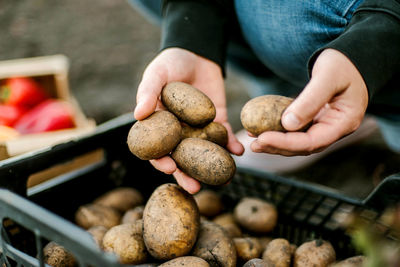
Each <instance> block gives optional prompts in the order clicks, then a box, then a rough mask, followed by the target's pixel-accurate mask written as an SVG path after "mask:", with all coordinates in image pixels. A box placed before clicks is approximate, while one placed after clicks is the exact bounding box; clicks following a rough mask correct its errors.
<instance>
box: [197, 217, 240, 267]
mask: <svg viewBox="0 0 400 267" xmlns="http://www.w3.org/2000/svg"><path fill="white" fill-rule="evenodd" d="M192 255H193V256H197V257H200V258H202V259H204V260H206V261H207V262H208V263H209V264H210V266H211V267H220V266H222V267H233V266H236V257H237V255H236V249H235V245H234V244H233V241H232V239H231V238H230V237H229V236H228V235H227V234H226V232H225V231H224V230H223V228H222V227H221V226H219V225H217V224H215V223H213V222H209V221H202V222H201V226H200V232H199V235H198V238H197V241H196V245H195V246H194V248H193V250H192Z"/></svg>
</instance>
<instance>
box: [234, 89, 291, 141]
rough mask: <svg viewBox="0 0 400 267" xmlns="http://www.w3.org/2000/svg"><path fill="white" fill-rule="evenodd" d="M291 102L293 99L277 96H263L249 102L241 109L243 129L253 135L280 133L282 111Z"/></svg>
mask: <svg viewBox="0 0 400 267" xmlns="http://www.w3.org/2000/svg"><path fill="white" fill-rule="evenodd" d="M292 102H293V98H289V97H285V96H279V95H264V96H259V97H256V98H253V99H251V100H249V101H248V102H247V103H246V104H245V105H244V106H243V108H242V111H241V113H240V120H241V122H242V125H243V127H244V128H245V129H246V130H247V131H249V132H250V133H252V134H254V135H255V136H258V135H260V134H261V133H263V132H265V131H281V132H284V131H285V129H284V128H283V126H282V124H281V117H282V114H283V112H284V110H285V109H286V108H287V107H288V106H289V104H290V103H292Z"/></svg>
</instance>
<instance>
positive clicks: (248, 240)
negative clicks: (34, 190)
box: [233, 237, 262, 262]
mask: <svg viewBox="0 0 400 267" xmlns="http://www.w3.org/2000/svg"><path fill="white" fill-rule="evenodd" d="M233 243H234V244H235V248H236V252H237V257H238V260H241V261H243V262H247V261H249V260H251V259H254V258H258V257H259V256H260V255H261V252H262V250H261V246H260V243H259V242H258V240H257V239H256V238H252V237H240V238H234V239H233Z"/></svg>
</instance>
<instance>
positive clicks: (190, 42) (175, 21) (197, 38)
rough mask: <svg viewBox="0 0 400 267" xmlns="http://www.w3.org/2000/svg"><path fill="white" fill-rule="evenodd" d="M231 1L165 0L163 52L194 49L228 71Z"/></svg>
mask: <svg viewBox="0 0 400 267" xmlns="http://www.w3.org/2000/svg"><path fill="white" fill-rule="evenodd" d="M230 2H231V1H222V0H220V1H218V0H209V1H207V0H193V1H184V0H164V1H163V21H162V37H161V49H166V48H169V47H180V48H184V49H187V50H190V51H192V52H194V53H196V54H198V55H200V56H203V57H205V58H208V59H210V60H212V61H214V62H216V63H217V64H218V65H220V66H221V68H222V70H223V72H224V65H225V57H226V46H227V40H228V31H227V29H226V27H227V24H228V20H229V12H230V10H231V5H230Z"/></svg>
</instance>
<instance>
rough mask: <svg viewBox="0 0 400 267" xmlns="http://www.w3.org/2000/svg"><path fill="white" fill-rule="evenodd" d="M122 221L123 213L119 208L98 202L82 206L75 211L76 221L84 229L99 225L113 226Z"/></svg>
mask: <svg viewBox="0 0 400 267" xmlns="http://www.w3.org/2000/svg"><path fill="white" fill-rule="evenodd" d="M120 221H121V215H120V213H119V212H118V211H117V210H115V209H113V208H110V207H106V206H102V205H98V204H86V205H83V206H80V207H79V208H78V210H77V211H76V213H75V222H76V223H77V224H78V225H79V226H81V227H82V228H84V229H89V228H90V227H93V226H98V225H101V226H104V227H106V228H111V227H113V226H115V225H117V224H119V222H120Z"/></svg>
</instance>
